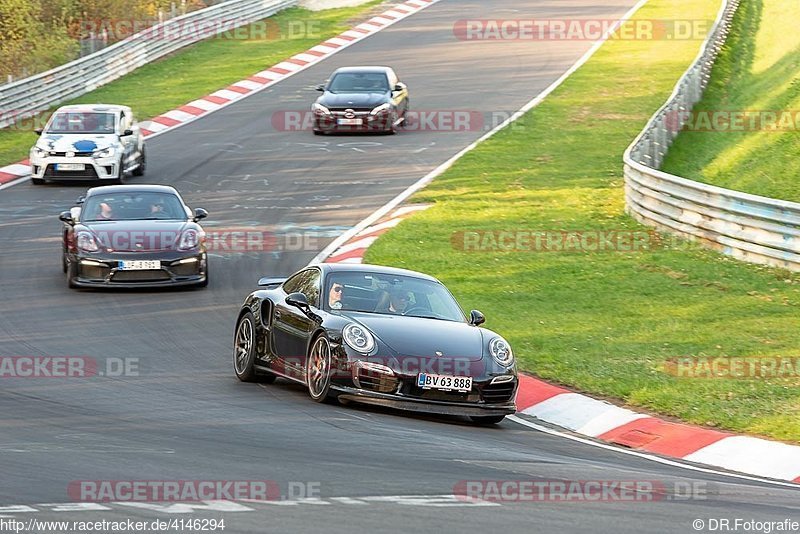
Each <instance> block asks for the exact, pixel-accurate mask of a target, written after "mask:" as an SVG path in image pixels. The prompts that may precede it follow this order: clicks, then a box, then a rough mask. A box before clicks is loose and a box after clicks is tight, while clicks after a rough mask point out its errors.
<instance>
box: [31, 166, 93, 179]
mask: <svg viewBox="0 0 800 534" xmlns="http://www.w3.org/2000/svg"><path fill="white" fill-rule="evenodd" d="M44 177H45V178H53V179H65V178H66V179H73V180H96V179H97V172H95V170H94V167H93V166H92V165H90V164H88V163H87V164H86V168H85V169H84V170H82V171H57V170H56V169H55V167H54V166H53V165H48V166H47V168H46V169H45V170H44Z"/></svg>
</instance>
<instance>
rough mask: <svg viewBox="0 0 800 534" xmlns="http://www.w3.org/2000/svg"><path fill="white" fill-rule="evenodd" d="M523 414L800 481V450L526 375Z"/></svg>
mask: <svg viewBox="0 0 800 534" xmlns="http://www.w3.org/2000/svg"><path fill="white" fill-rule="evenodd" d="M428 207H430V204H424V205H423V204H417V205H414V204H412V205H407V206H404V207H400V208H397V209H395V210H394V211H392V212H391V213H390V214H389V215H387V216H385V217H384V218H382V219H380V220H379V221H378V222H376V223H375V224H372V225H371V226H368V227H366V228H364V229H363V230H361V231H359V232H358V233H356V234H355V235H353V236H352V237H350V238H349V239H348V240H347V241H346V242H345V243H343V244H341V245H340V246H339V247H338V248H336V249H335V250H334V251H333V252H332V253H331V254H330V256H328V257H327V258H326V259H324V260H323V261H324V262H325V263H362V261H363V258H364V254H365V252H366V251H367V249H368V248H369V246H370V245H372V243H374V242H375V241H376V240H377V239H378V236H380V235H381V234H383V233H385V232H387V231H389V230H390V229H391V228H394V227H395V226H397V225H398V224H399V223H400V222H401V221H402V220H403V219H405V218H406V217H408V216H410V215H412V214H414V213H416V212H418V211H421V210H424V209H427V208H428ZM517 409H518V410H519V413H520V414H523V415H528V416H532V417H535V418H536V419H538V420H540V421H544V422H547V423H550V424H553V425H557V426H559V427H561V428H565V429H568V430H571V431H572V432H574V433H577V434H580V435H583V436H588V437H591V438H595V439H599V440H601V441H605V442H607V443H611V444H613V445H618V446H622V447H625V448H627V449H634V450H638V451H644V452H648V453H653V454H658V455H661V456H668V457H671V458H680V459H682V460H687V461H690V462H696V463H700V464H705V465H710V466H715V467H720V468H723V469H727V470H731V471H737V472H740V473H746V474H750V475H756V476H760V477H766V478H773V479H778V480H788V481H793V482H800V447H799V446H795V445H787V444H785V443H779V442H775V441H769V440H765V439H760V438H754V437H750V436H738V435H734V434H731V433H727V432H720V431H717V430H709V429H706V428H701V427H696V426H692V425H687V424H681V423H672V422H668V421H664V420H661V419H658V418H656V417H653V416H651V415H646V414H642V413H637V412H634V411H631V410H628V409H626V408H620V407H619V406H614V405H613V404H610V403H608V402H605V401H600V400H596V399H593V398H591V397H588V396H586V395H581V394H578V393H574V392H572V391H569V390H567V389H564V388H560V387H557V386H554V385H552V384H549V383H547V382H544V381H542V380H538V379H536V378H533V377H531V376H527V375H520V388H519V393H518V395H517Z"/></svg>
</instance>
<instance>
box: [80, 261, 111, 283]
mask: <svg viewBox="0 0 800 534" xmlns="http://www.w3.org/2000/svg"><path fill="white" fill-rule="evenodd" d="M80 269H81V274H80V276H81V278H87V279H91V280H105V279H106V277H107V276H108V275H109V273H110V272H111V269H110V268H109V267H107V266H105V265H85V264H81V267H80Z"/></svg>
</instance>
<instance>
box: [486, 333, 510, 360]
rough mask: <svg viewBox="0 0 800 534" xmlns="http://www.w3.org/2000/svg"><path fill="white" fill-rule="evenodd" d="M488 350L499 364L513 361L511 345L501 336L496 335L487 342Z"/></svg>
mask: <svg viewBox="0 0 800 534" xmlns="http://www.w3.org/2000/svg"><path fill="white" fill-rule="evenodd" d="M489 352H490V353H491V354H492V357H493V358H494V359H495V361H497V363H499V364H500V365H506V366H508V365H511V364H512V363H514V353H513V352H512V351H511V345H509V344H508V341H506V340H505V339H503V338H502V337H496V338H494V339H493V340H491V341H490V342H489Z"/></svg>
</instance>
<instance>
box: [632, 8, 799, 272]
mask: <svg viewBox="0 0 800 534" xmlns="http://www.w3.org/2000/svg"><path fill="white" fill-rule="evenodd" d="M738 5H739V0H724V1H723V5H722V7H721V8H720V12H719V15H718V17H717V20H716V22H715V24H714V26H713V28H712V29H711V32H710V33H709V35H708V37H707V38H706V41H705V43H704V44H703V48H702V50H701V52H700V53H699V54H698V56H697V58H696V59H695V61H694V63H693V64H692V65H691V66H690V67H689V69H688V70H687V71H686V72H685V73H684V75H683V76H682V77H681V79H680V80H679V81H678V83H677V85H676V86H675V90H674V91H673V93H672V95H671V96H670V98H669V99H668V100H667V102H666V103H665V104H664V106H662V107H661V109H659V110H658V111H657V112H656V113H655V114H654V115H653V116H652V118H651V119H650V121H649V122H648V123H647V126H645V128H644V130H643V131H642V132H641V133H640V134H639V136H638V137H637V138H636V139H635V140H634V141H633V143H632V144H631V145H630V146H629V147H628V149H627V150H626V151H625V155H624V157H623V162H624V175H625V205H626V211H627V212H628V213H629V214H630V215H631V216H633V217H634V218H635V219H637V220H638V221H639V222H641V223H643V224H646V225H649V226H655V227H656V228H658V229H659V230H663V231H666V232H670V233H673V234H677V235H680V236H682V237H685V238H688V239H691V240H694V241H698V242H700V243H702V244H704V245H706V246H708V247H711V248H714V249H716V250H719V251H721V252H723V253H725V254H728V255H731V256H733V257H735V258H737V259H740V260H743V261H748V262H753V263H761V264H766V265H772V266H775V267H782V268H785V269H790V270H793V271H800V204H798V203H796V202H787V201H783V200H776V199H772V198H767V197H760V196H757V195H750V194H747V193H741V192H738V191H733V190H730V189H724V188H722V187H716V186H712V185H708V184H703V183H700V182H695V181H692V180H688V179H686V178H681V177H680V176H675V175H672V174H668V173H665V172H662V171H659V170H658V169H659V168H660V167H661V164H662V163H663V161H664V155H665V154H666V153H667V150H669V147H670V145H671V144H672V142H673V140H674V139H675V137H676V136H677V135H678V132H679V131H680V128H681V126H683V124H685V121H686V119H687V118H688V115H689V113H688V112H691V111H692V108H693V106H694V105H695V104H696V103H697V102H698V101H699V100H700V98H701V97H702V95H703V91H704V90H705V88H706V86H707V85H708V81H709V78H710V74H711V68H712V66H713V65H714V61H715V60H716V58H717V54H718V53H719V50H720V49H721V47H722V45H723V44H724V43H725V39H726V38H727V35H728V31H729V29H730V24H731V21H732V19H733V15H734V13H735V12H736V9H737V7H738Z"/></svg>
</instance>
